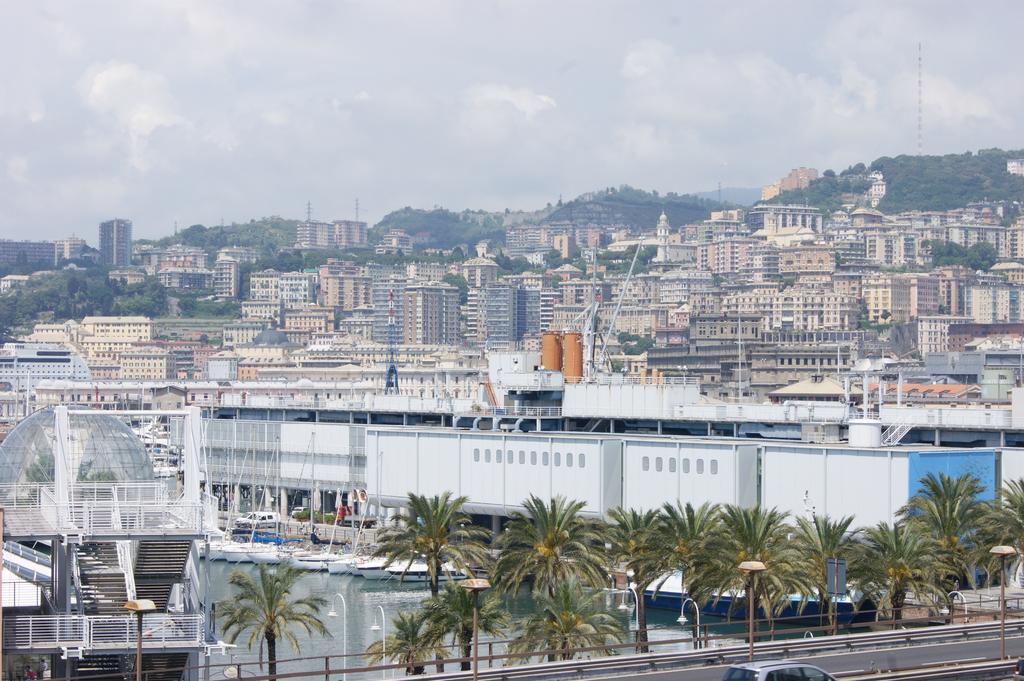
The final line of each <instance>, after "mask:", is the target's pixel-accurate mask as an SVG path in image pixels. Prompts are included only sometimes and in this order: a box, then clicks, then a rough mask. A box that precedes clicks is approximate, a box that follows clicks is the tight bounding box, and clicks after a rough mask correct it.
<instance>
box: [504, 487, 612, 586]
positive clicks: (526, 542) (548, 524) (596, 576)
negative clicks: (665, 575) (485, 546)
mask: <svg viewBox="0 0 1024 681" xmlns="http://www.w3.org/2000/svg"><path fill="white" fill-rule="evenodd" d="M523 506H524V507H525V508H526V512H525V513H523V512H521V511H517V512H515V513H513V514H512V517H511V518H510V519H509V522H508V525H507V526H506V530H505V532H504V534H502V536H501V537H500V538H499V539H498V542H497V545H498V547H499V548H501V549H502V552H501V557H500V558H499V559H498V563H497V565H496V566H495V574H496V576H497V579H496V582H497V586H498V588H500V589H501V590H502V591H503V592H511V593H515V592H516V591H518V590H519V587H520V585H521V584H522V583H523V582H524V581H525V580H526V579H528V578H530V577H532V578H533V589H534V591H535V592H543V593H546V594H547V595H548V596H549V597H554V595H555V587H556V585H558V584H561V583H563V582H566V581H568V580H575V581H577V582H580V583H583V584H585V585H587V586H590V587H593V588H598V589H599V588H602V587H603V586H604V583H605V578H606V575H607V569H606V565H607V559H606V556H605V551H604V543H605V535H604V528H603V526H602V525H601V524H599V523H598V522H596V521H594V520H588V519H586V518H582V517H581V516H580V515H579V512H580V510H581V509H582V508H583V502H582V501H569V500H566V499H565V498H564V497H555V498H554V499H552V500H551V501H550V502H549V503H546V502H544V501H543V500H542V499H539V498H538V497H535V496H530V498H529V499H527V500H526V501H524V502H523Z"/></svg>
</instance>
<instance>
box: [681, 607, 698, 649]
mask: <svg viewBox="0 0 1024 681" xmlns="http://www.w3.org/2000/svg"><path fill="white" fill-rule="evenodd" d="M687 603H693V612H694V613H695V622H696V624H697V635H696V636H694V639H693V641H694V646H693V647H694V648H699V647H700V645H699V644H700V608H698V607H697V601H695V600H693V599H692V598H686V599H684V600H683V604H682V605H681V606H679V618H678V619H677V620H676V622H679V624H681V625H683V626H684V627H685V626H686V625H687V624H688V623H689V620H687V619H686V604H687Z"/></svg>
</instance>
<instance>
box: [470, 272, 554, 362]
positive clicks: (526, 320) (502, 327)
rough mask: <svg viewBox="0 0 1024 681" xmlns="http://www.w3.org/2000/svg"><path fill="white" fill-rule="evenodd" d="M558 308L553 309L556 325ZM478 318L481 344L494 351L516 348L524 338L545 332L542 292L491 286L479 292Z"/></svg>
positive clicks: (508, 286)
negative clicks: (492, 348) (496, 348)
mask: <svg viewBox="0 0 1024 681" xmlns="http://www.w3.org/2000/svg"><path fill="white" fill-rule="evenodd" d="M558 307H559V306H557V305H556V306H554V307H553V308H552V312H551V314H552V323H555V324H557V323H558V322H557V309H558ZM478 315H479V318H478V322H477V332H478V334H479V335H478V338H479V340H482V341H486V342H487V344H488V345H490V346H494V347H501V346H509V345H514V344H515V343H518V342H519V341H521V340H523V338H524V337H525V336H528V335H537V334H539V333H540V332H541V331H542V330H543V329H542V328H541V295H540V290H539V289H531V288H523V287H520V286H515V285H513V284H506V283H501V282H494V283H491V284H489V285H488V286H485V287H483V288H482V289H481V291H480V296H479V303H478ZM558 328H561V327H558Z"/></svg>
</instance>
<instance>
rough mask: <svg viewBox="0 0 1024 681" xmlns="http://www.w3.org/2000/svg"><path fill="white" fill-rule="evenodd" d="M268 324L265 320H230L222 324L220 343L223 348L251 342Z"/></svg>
mask: <svg viewBox="0 0 1024 681" xmlns="http://www.w3.org/2000/svg"><path fill="white" fill-rule="evenodd" d="M267 326H268V323H267V321H265V320H252V321H240V322H232V323H230V324H225V325H224V331H223V333H222V336H221V343H222V344H223V346H224V347H225V348H233V347H235V346H236V345H245V344H246V343H251V342H252V341H253V339H254V338H256V336H258V335H260V333H262V332H263V330H264V329H266V328H267Z"/></svg>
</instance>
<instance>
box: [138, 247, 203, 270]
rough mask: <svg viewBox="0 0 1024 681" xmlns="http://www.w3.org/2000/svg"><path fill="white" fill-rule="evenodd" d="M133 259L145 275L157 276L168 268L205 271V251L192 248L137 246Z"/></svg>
mask: <svg viewBox="0 0 1024 681" xmlns="http://www.w3.org/2000/svg"><path fill="white" fill-rule="evenodd" d="M134 258H135V260H136V261H137V262H138V264H139V265H141V266H142V268H143V269H145V270H146V273H147V274H151V275H152V274H157V273H158V272H160V271H161V270H164V269H169V268H182V269H206V262H207V258H206V251H204V250H203V249H202V248H196V247H194V246H183V245H181V244H176V245H174V246H168V247H167V248H154V247H152V246H139V247H136V248H135V251H134Z"/></svg>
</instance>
